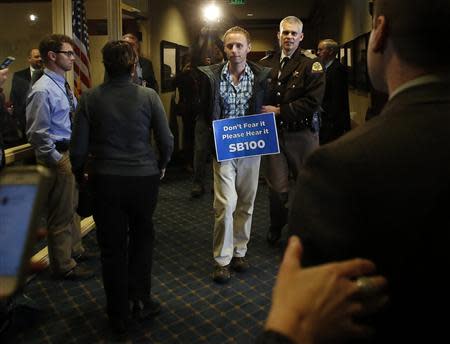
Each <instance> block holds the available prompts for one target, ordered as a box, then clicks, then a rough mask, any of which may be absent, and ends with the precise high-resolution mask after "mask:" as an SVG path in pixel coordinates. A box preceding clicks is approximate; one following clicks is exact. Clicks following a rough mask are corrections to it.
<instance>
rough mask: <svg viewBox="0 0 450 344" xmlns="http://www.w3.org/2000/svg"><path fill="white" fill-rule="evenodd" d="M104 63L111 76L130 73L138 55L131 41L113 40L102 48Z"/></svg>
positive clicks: (107, 72)
mask: <svg viewBox="0 0 450 344" xmlns="http://www.w3.org/2000/svg"><path fill="white" fill-rule="evenodd" d="M102 54H103V64H104V65H105V70H106V74H107V75H108V76H109V77H111V78H112V77H117V76H122V75H130V74H131V72H132V71H133V66H134V64H135V63H136V62H137V59H138V57H137V55H136V52H135V51H134V49H133V47H132V46H131V44H130V43H128V42H126V41H112V42H108V43H106V44H105V46H104V47H103V49H102Z"/></svg>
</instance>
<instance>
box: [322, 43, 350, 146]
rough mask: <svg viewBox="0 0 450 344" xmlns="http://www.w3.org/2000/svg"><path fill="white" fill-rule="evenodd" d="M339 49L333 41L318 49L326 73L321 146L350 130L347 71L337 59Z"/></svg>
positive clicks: (323, 44)
mask: <svg viewBox="0 0 450 344" xmlns="http://www.w3.org/2000/svg"><path fill="white" fill-rule="evenodd" d="M338 48H339V45H338V44H337V42H336V41H333V40H332V39H324V40H321V41H320V42H319V45H318V47H317V55H318V56H319V58H320V60H321V62H322V64H323V66H324V67H325V71H326V72H325V74H326V86H325V94H324V96H323V101H322V108H323V111H322V112H321V123H320V135H319V141H320V144H321V145H323V144H325V143H328V142H331V141H333V140H335V139H337V138H338V137H339V136H342V135H343V134H345V133H346V132H347V131H349V130H350V108H349V103H348V80H347V79H348V77H347V69H346V67H344V66H343V65H342V64H341V63H340V62H339V60H338V59H337V58H336V55H337V53H338Z"/></svg>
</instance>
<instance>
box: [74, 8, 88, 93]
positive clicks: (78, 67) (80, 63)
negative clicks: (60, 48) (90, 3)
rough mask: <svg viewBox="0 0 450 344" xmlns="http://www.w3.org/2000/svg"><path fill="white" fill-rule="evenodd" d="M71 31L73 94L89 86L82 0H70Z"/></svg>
mask: <svg viewBox="0 0 450 344" xmlns="http://www.w3.org/2000/svg"><path fill="white" fill-rule="evenodd" d="M72 32H73V40H74V42H75V46H74V47H73V48H74V50H75V55H76V56H75V57H76V58H75V64H74V67H73V71H74V73H75V75H74V76H75V95H76V96H77V98H78V97H80V95H81V93H82V91H83V90H85V89H87V88H90V87H91V64H90V61H89V60H90V58H89V36H88V31H87V24H86V9H85V7H84V0H72Z"/></svg>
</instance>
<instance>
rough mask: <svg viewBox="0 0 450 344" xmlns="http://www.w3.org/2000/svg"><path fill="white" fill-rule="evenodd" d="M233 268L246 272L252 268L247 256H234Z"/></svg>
mask: <svg viewBox="0 0 450 344" xmlns="http://www.w3.org/2000/svg"><path fill="white" fill-rule="evenodd" d="M231 268H232V269H233V270H234V271H236V272H245V271H247V270H248V269H249V268H250V264H249V262H248V260H247V259H246V258H245V257H233V259H232V260H231Z"/></svg>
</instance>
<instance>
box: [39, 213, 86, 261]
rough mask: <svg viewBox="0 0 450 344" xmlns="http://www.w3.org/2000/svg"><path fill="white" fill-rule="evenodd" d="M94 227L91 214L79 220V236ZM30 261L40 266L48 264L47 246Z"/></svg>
mask: <svg viewBox="0 0 450 344" xmlns="http://www.w3.org/2000/svg"><path fill="white" fill-rule="evenodd" d="M94 228H95V222H94V218H93V217H92V216H90V217H86V218H85V219H83V220H81V236H82V237H84V236H85V235H87V234H88V233H89V232H90V231H91V230H93V229H94ZM31 262H33V263H39V264H40V265H42V266H48V263H49V261H48V248H47V246H46V247H44V248H43V249H42V250H40V251H39V252H38V253H36V254H35V255H34V256H33V257H31Z"/></svg>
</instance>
